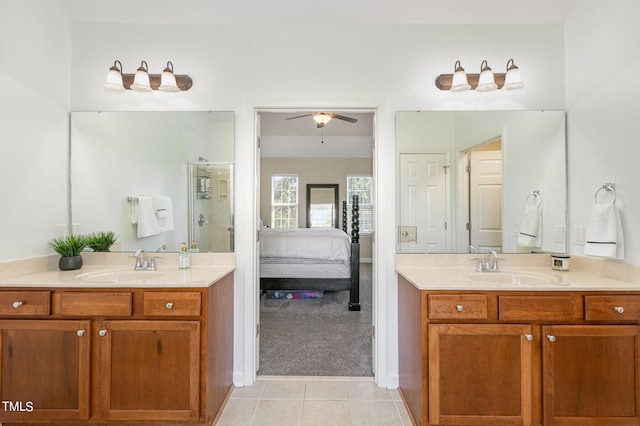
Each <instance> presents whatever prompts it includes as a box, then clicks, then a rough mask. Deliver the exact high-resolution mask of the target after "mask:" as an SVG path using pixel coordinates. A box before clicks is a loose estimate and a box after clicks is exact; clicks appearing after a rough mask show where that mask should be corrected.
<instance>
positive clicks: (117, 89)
mask: <svg viewBox="0 0 640 426" xmlns="http://www.w3.org/2000/svg"><path fill="white" fill-rule="evenodd" d="M103 87H104V90H106V91H107V92H113V93H123V92H124V91H125V88H124V84H123V82H122V63H120V61H118V60H116V61H115V62H114V63H113V66H112V67H111V68H109V72H108V73H107V80H106V81H105V82H104V86H103Z"/></svg>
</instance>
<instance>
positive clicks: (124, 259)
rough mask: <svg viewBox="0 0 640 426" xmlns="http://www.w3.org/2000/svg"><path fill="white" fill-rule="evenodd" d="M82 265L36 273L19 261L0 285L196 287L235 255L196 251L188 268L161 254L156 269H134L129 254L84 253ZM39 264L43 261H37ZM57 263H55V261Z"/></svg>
mask: <svg viewBox="0 0 640 426" xmlns="http://www.w3.org/2000/svg"><path fill="white" fill-rule="evenodd" d="M82 256H83V260H84V262H83V263H84V265H83V266H82V268H81V269H78V270H75V271H60V270H59V269H57V267H56V268H55V269H54V268H52V267H50V264H51V262H49V267H46V268H40V269H42V270H39V271H38V270H36V271H35V272H29V271H30V270H33V269H32V268H30V267H29V264H28V261H27V264H26V265H25V264H23V263H24V262H20V264H19V265H17V266H16V267H15V268H13V269H14V270H15V273H11V274H8V273H5V276H3V277H0V287H2V288H10V287H34V288H35V287H51V288H72V289H82V288H117V287H134V288H135V287H139V288H180V287H184V288H199V287H209V286H211V285H212V284H214V283H215V282H216V281H218V280H220V279H221V278H222V277H224V276H225V275H227V274H229V273H232V272H233V271H234V270H235V269H236V264H235V255H234V254H233V253H231V254H217V253H202V254H200V253H198V254H197V255H195V254H194V255H193V257H192V266H191V268H189V269H178V266H177V257H176V256H177V254H176V253H166V254H163V258H162V259H158V263H157V269H156V270H155V271H134V270H133V266H134V262H133V260H131V259H130V257H131V254H116V253H104V254H94V253H83V255H82ZM40 263H42V261H41V262H40ZM56 264H57V263H56Z"/></svg>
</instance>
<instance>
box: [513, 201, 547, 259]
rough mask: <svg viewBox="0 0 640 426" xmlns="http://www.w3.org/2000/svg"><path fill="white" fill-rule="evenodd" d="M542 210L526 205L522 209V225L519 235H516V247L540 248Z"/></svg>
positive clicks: (537, 206) (535, 204)
mask: <svg viewBox="0 0 640 426" xmlns="http://www.w3.org/2000/svg"><path fill="white" fill-rule="evenodd" d="M541 213H542V209H541V208H540V205H539V204H538V203H537V202H535V203H534V204H531V203H527V204H526V205H525V207H524V214H523V215H522V223H521V224H520V233H519V234H518V245H519V246H521V247H532V248H533V247H540V242H541V238H539V232H540V222H541V220H542V215H541Z"/></svg>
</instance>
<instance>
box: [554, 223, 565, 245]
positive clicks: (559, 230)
mask: <svg viewBox="0 0 640 426" xmlns="http://www.w3.org/2000/svg"><path fill="white" fill-rule="evenodd" d="M553 240H554V241H555V242H556V243H564V226H563V225H556V226H555V227H554V228H553Z"/></svg>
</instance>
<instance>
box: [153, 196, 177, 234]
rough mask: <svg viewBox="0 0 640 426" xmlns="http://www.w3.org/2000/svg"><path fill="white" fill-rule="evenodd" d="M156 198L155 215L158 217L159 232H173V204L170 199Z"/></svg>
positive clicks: (165, 197) (164, 197)
mask: <svg viewBox="0 0 640 426" xmlns="http://www.w3.org/2000/svg"><path fill="white" fill-rule="evenodd" d="M155 198H156V215H157V217H158V225H159V226H160V232H167V231H173V203H172V202H171V198H169V197H167V196H158V197H155Z"/></svg>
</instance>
